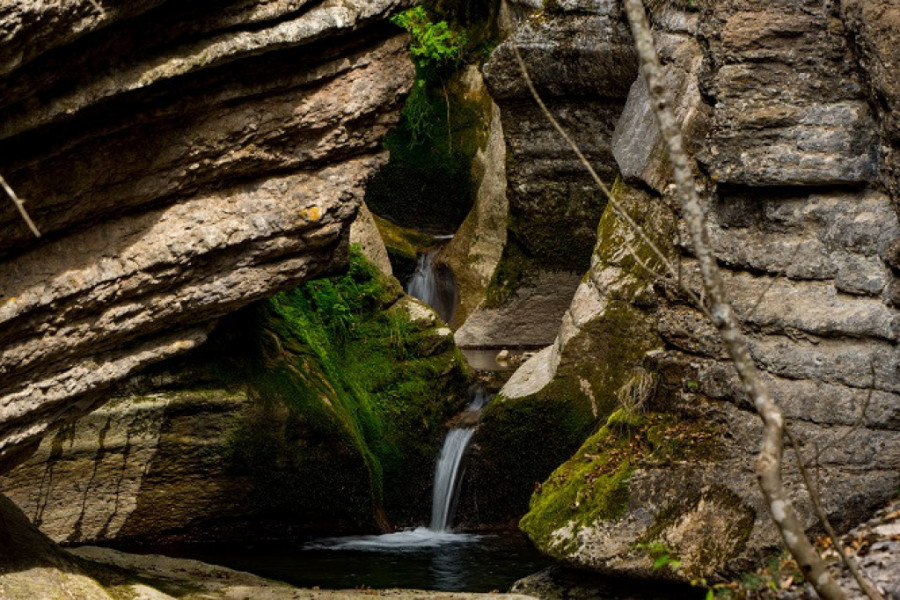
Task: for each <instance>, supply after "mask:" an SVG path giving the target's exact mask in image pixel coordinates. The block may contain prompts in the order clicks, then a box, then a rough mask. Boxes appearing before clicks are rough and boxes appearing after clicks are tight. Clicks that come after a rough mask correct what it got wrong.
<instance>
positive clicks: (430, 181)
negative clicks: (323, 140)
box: [366, 2, 499, 233]
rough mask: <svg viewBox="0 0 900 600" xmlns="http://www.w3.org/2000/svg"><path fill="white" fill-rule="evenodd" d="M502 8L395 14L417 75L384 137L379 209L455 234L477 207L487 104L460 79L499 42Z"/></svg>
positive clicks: (376, 188) (375, 193)
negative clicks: (475, 169)
mask: <svg viewBox="0 0 900 600" xmlns="http://www.w3.org/2000/svg"><path fill="white" fill-rule="evenodd" d="M498 6H499V3H497V2H488V3H466V2H426V3H425V4H422V5H420V6H416V7H414V8H411V9H409V10H408V11H406V12H404V13H400V14H398V15H396V16H395V17H394V19H393V21H394V23H395V24H397V25H398V26H400V27H402V28H403V29H405V30H406V31H408V32H409V33H410V36H411V44H410V56H411V58H412V60H413V62H414V63H415V66H416V80H415V82H414V84H413V88H412V91H411V92H410V95H409V97H408V98H407V100H406V104H405V105H404V108H403V111H402V115H401V120H400V123H399V125H398V126H397V127H396V128H395V129H393V130H392V131H391V132H390V133H388V135H387V136H386V137H385V140H384V145H385V147H386V148H387V149H388V150H390V153H391V160H390V162H389V163H388V164H387V165H385V166H384V167H383V168H382V169H381V170H380V171H379V172H378V174H377V175H376V176H375V177H374V178H373V180H372V182H371V183H370V184H369V186H368V188H367V190H366V202H367V204H368V205H369V207H371V209H372V210H373V212H375V213H376V214H378V215H380V216H382V217H385V218H387V219H389V220H390V221H392V222H394V223H397V224H399V225H402V226H405V227H416V228H419V229H424V230H430V231H434V232H442V233H449V232H452V231H455V230H456V228H457V227H459V225H460V224H461V223H462V221H463V219H465V217H466V215H467V214H468V213H469V210H470V209H471V208H472V202H473V194H474V191H475V190H474V184H473V178H472V173H471V170H472V159H473V157H474V156H475V152H476V150H477V148H478V145H479V144H481V143H483V141H484V139H483V138H484V137H485V136H486V127H487V125H488V124H487V123H484V122H483V121H484V119H483V112H484V110H483V107H482V106H481V102H480V101H479V100H476V99H472V98H468V97H466V95H465V94H464V93H463V92H462V90H461V89H460V86H459V85H458V83H457V81H456V80H457V79H458V77H459V75H460V72H461V71H462V70H463V69H464V67H465V66H466V65H468V64H473V63H480V62H481V61H482V60H484V58H486V56H487V54H488V53H489V52H490V50H491V49H492V48H493V45H494V43H495V41H496V35H497V28H496V13H497V7H498ZM489 100H490V99H488V101H489ZM488 114H489V111H488Z"/></svg>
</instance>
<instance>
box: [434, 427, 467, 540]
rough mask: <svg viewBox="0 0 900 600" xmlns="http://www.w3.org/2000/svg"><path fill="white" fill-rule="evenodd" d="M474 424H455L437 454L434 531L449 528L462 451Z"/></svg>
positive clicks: (443, 530)
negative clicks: (471, 425) (470, 425)
mask: <svg viewBox="0 0 900 600" xmlns="http://www.w3.org/2000/svg"><path fill="white" fill-rule="evenodd" d="M473 433H475V429H474V428H473V427H456V428H454V429H451V430H450V431H449V432H448V433H447V437H446V438H444V446H443V447H442V448H441V454H440V456H439V457H438V462H437V466H436V467H435V469H434V493H433V494H432V497H431V526H430V527H429V529H431V530H432V531H435V532H438V533H443V532H445V531H450V526H451V520H452V519H453V507H454V505H455V504H456V499H457V496H458V495H459V484H460V481H461V480H462V477H461V476H460V475H461V474H460V471H461V466H462V459H463V455H464V454H465V452H466V448H468V446H469V442H470V441H471V440H472V434H473Z"/></svg>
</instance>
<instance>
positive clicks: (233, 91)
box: [0, 0, 413, 469]
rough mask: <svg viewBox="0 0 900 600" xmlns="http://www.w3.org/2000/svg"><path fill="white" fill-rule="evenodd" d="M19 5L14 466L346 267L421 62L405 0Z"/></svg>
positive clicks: (9, 341)
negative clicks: (102, 400) (22, 210)
mask: <svg viewBox="0 0 900 600" xmlns="http://www.w3.org/2000/svg"><path fill="white" fill-rule="evenodd" d="M63 4H64V5H60V3H56V2H47V1H43V0H32V1H26V0H19V1H17V2H13V3H7V4H5V5H4V6H3V7H2V8H0V25H2V27H0V31H3V33H2V44H0V45H2V50H0V99H2V100H0V110H2V112H3V115H4V119H3V124H2V125H0V175H3V176H4V177H5V179H6V180H7V181H8V182H9V184H10V185H11V186H12V187H13V188H14V189H15V191H16V192H17V194H18V195H19V196H20V197H22V198H24V199H25V200H26V207H27V209H28V212H29V213H30V215H31V217H32V218H33V219H34V221H35V223H36V224H37V226H38V228H39V229H40V230H41V233H42V234H43V236H42V237H41V238H40V239H35V238H34V237H33V236H32V235H31V233H30V232H29V230H28V229H27V227H26V226H25V224H24V223H23V222H22V220H21V219H20V217H19V215H18V213H17V212H16V211H15V208H14V206H13V204H12V203H11V202H9V201H8V199H3V201H2V202H0V382H2V383H0V463H7V464H5V465H4V466H3V468H4V469H6V468H9V465H10V464H12V463H14V462H15V461H16V460H18V455H20V454H22V453H23V452H25V451H27V450H28V449H29V448H30V447H32V446H33V445H34V444H35V443H36V442H37V441H38V440H39V439H40V436H41V435H43V434H44V433H45V432H47V431H49V430H50V429H52V428H54V427H56V426H58V425H59V424H61V423H63V422H65V421H66V420H70V419H72V418H74V417H76V416H78V415H79V414H82V413H83V412H85V411H87V410H89V409H90V408H91V405H92V404H94V403H95V401H96V399H97V398H98V397H99V392H100V391H101V390H102V389H103V388H104V387H105V386H108V385H110V384H112V383H114V382H116V381H120V380H122V379H124V378H126V377H128V376H129V375H131V374H133V373H135V372H136V371H138V370H140V369H141V368H143V367H144V366H147V365H149V364H152V363H154V362H157V361H159V360H162V359H165V358H169V357H172V356H175V355H178V354H181V353H183V352H185V351H187V350H189V349H191V348H194V347H196V346H197V345H199V344H200V343H202V342H203V340H204V339H205V335H206V333H207V331H208V330H209V328H210V327H211V326H212V324H213V323H214V322H215V320H216V319H217V318H219V317H221V316H223V315H225V314H227V313H229V312H232V311H234V310H236V309H237V308H239V307H241V306H243V305H245V304H247V303H249V302H252V301H254V300H257V299H259V298H262V297H265V296H268V295H271V294H273V293H274V292H276V291H277V290H279V289H284V288H286V287H290V286H293V285H296V284H298V283H300V282H302V281H304V280H306V279H308V278H310V277H313V276H316V275H318V274H323V273H326V272H328V271H329V270H332V269H335V268H338V267H340V266H341V264H342V263H343V261H344V260H345V254H346V252H345V248H346V241H347V238H348V235H349V225H350V223H351V222H352V221H353V219H354V217H355V215H356V211H357V208H358V206H359V204H360V203H361V201H362V196H363V187H364V185H365V183H366V181H367V179H368V178H369V177H370V176H371V174H372V173H373V172H374V170H375V169H377V168H378V167H379V166H380V164H381V163H382V162H383V160H384V158H385V157H384V156H383V153H382V152H381V149H380V139H381V137H382V136H383V134H384V133H385V132H386V131H387V130H388V129H389V128H390V127H391V126H392V125H393V124H394V123H395V122H396V119H397V111H398V109H399V107H400V106H401V103H402V99H403V97H404V94H405V93H406V91H407V90H408V88H409V85H410V83H411V80H412V77H413V68H412V65H411V64H410V62H409V61H408V59H407V58H406V52H405V39H404V38H403V37H402V36H397V35H395V31H394V30H392V29H389V28H388V26H387V25H386V23H385V19H386V17H387V16H388V15H389V14H390V13H391V12H392V11H393V10H395V9H397V8H399V7H400V5H401V4H402V3H401V2H398V1H396V0H375V1H368V2H363V1H358V2H357V1H353V0H327V1H325V2H322V3H311V2H308V1H304V0H269V1H266V2H250V1H247V0H233V1H228V2H225V3H220V5H217V6H216V7H215V10H213V9H212V8H210V7H208V6H205V5H199V4H197V3H188V4H186V3H181V2H166V1H164V0H155V1H154V0H144V1H141V2H120V1H118V0H116V1H106V2H99V3H98V2H94V1H92V0H78V1H74V2H68V3H63Z"/></svg>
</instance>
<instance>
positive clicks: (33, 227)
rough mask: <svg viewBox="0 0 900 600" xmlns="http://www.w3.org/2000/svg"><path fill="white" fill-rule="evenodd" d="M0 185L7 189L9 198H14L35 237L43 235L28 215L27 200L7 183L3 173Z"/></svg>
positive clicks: (0, 176) (14, 202)
mask: <svg viewBox="0 0 900 600" xmlns="http://www.w3.org/2000/svg"><path fill="white" fill-rule="evenodd" d="M0 187H2V188H3V189H4V190H5V191H6V194H7V195H8V196H9V199H10V200H12V202H13V204H15V205H16V208H17V209H19V214H20V215H22V218H23V219H25V223H26V224H27V225H28V228H29V229H31V233H33V234H34V236H35V237H41V232H40V231H38V228H37V225H35V224H34V221H32V220H31V217H29V216H28V211H26V210H25V201H24V200H21V199H19V197H18V196H16V193H15V192H14V191H13V189H12V188H11V187H9V184H8V183H6V180H5V179H4V178H3V176H2V175H0Z"/></svg>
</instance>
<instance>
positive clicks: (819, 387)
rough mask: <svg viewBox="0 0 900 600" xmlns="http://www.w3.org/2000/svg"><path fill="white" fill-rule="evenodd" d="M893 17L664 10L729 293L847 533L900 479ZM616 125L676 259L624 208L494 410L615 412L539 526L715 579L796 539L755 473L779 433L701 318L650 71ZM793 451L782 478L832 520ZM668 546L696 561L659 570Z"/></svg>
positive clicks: (557, 490)
mask: <svg viewBox="0 0 900 600" xmlns="http://www.w3.org/2000/svg"><path fill="white" fill-rule="evenodd" d="M688 6H689V7H690V6H692V5H690V4H689V5H688ZM536 18H537V17H536ZM893 18H894V13H893V11H891V10H888V9H886V8H885V7H884V6H881V5H880V4H879V3H878V2H861V3H849V4H847V5H846V6H842V7H840V8H838V7H836V6H833V5H829V4H822V3H819V2H812V1H811V2H767V3H759V2H753V1H749V0H735V1H729V2H715V3H709V5H708V6H706V7H704V8H702V10H698V9H694V10H690V9H689V10H679V8H678V7H677V6H673V3H660V4H659V5H657V6H656V8H655V9H654V11H653V20H654V26H655V29H656V39H657V46H658V48H659V51H660V54H661V55H662V57H663V61H664V64H665V65H666V69H667V78H668V81H669V86H670V90H671V93H672V94H673V97H674V105H675V107H676V113H677V114H678V116H679V118H680V120H681V122H682V128H683V131H684V134H685V136H686V138H687V141H688V145H689V146H690V147H691V148H692V149H693V150H694V151H695V153H696V154H697V156H698V161H699V165H698V177H699V180H700V182H701V184H702V186H703V189H704V193H705V195H706V197H707V201H708V203H709V206H710V225H711V227H712V230H713V239H712V241H713V244H714V246H715V250H716V254H717V256H718V258H719V261H720V263H721V264H722V265H723V266H724V267H725V268H726V277H727V284H728V289H729V292H730V293H731V295H732V297H733V301H734V305H735V308H736V311H737V313H738V315H740V317H741V318H742V320H743V322H744V329H745V332H746V334H747V335H748V338H749V341H750V345H751V351H752V353H753V356H754V358H755V359H756V361H757V364H758V365H759V366H760V368H761V369H762V370H763V373H764V376H765V378H766V380H767V381H768V383H769V385H770V386H771V389H772V390H773V393H774V394H775V397H776V399H777V400H778V401H779V402H780V404H781V405H782V406H783V407H784V409H785V413H786V416H787V417H788V419H789V427H790V428H791V430H792V432H793V433H794V435H795V436H796V437H797V439H798V440H799V443H800V445H801V452H802V454H803V455H804V457H805V460H807V461H808V460H813V459H815V461H816V463H817V465H818V467H819V470H817V473H818V475H817V481H818V485H819V489H820V492H821V495H822V497H823V501H824V503H825V506H826V509H827V511H828V513H829V515H830V516H831V517H832V519H833V520H834V521H835V522H836V524H837V525H838V526H839V527H847V526H848V525H850V524H851V523H853V522H854V521H856V520H859V519H862V518H864V517H865V516H866V514H867V511H871V510H873V509H874V508H875V507H877V506H878V505H880V504H882V503H883V502H884V501H885V500H886V499H887V498H888V497H890V495H891V494H893V493H894V490H895V489H896V486H897V484H898V481H900V479H898V478H900V476H898V473H900V454H898V453H897V448H900V444H898V442H900V420H898V417H900V387H898V385H900V384H898V381H900V379H898V373H900V370H898V361H900V356H898V352H897V341H898V339H897V335H898V328H897V323H898V322H900V321H898V316H900V313H898V312H897V310H896V300H895V298H896V296H895V293H894V289H895V288H896V271H895V269H896V266H895V264H896V259H895V256H894V253H895V250H894V248H895V246H896V242H897V240H898V238H900V228H898V220H897V214H896V200H897V198H896V197H895V196H892V194H893V193H895V188H894V183H893V182H894V179H893V178H894V175H893V171H892V169H893V167H892V164H891V161H892V160H893V159H892V155H891V152H892V150H891V148H892V147H893V144H894V142H893V141H892V140H891V138H890V135H889V134H888V133H886V132H889V131H891V127H892V117H891V116H890V111H889V110H887V109H886V108H885V107H886V106H890V105H891V102H895V101H896V98H894V97H893V96H891V95H890V94H889V93H888V92H886V90H890V89H892V87H891V86H892V85H895V84H896V82H894V81H893V78H895V77H896V75H895V74H892V75H886V72H885V70H884V69H883V68H882V67H881V66H877V63H878V62H879V61H880V60H886V61H888V62H891V61H894V60H897V59H898V58H900V57H898V56H897V55H896V52H897V50H896V48H892V50H891V51H890V52H888V51H887V49H886V48H885V46H884V44H883V43H882V41H881V39H880V38H879V37H878V34H877V33H875V32H877V31H879V28H881V30H884V28H885V27H887V25H886V24H887V23H890V22H891V19H893ZM583 33H586V31H584V32H583ZM888 37H889V36H888ZM879 52H880V53H881V54H879ZM891 53H892V54H893V56H890V54H891ZM875 56H879V57H880V58H879V59H875V58H873V57H875ZM860 57H862V61H861V62H860ZM872 98H879V99H880V101H879V102H877V103H873V102H872ZM613 140H614V141H613V153H614V155H615V157H616V160H617V162H618V165H619V167H620V173H621V176H622V177H623V178H624V179H625V182H623V183H621V184H619V185H617V186H616V192H615V193H616V195H617V196H618V197H619V199H620V200H621V201H622V202H623V204H624V205H625V206H626V207H627V208H628V209H629V211H630V212H631V214H633V215H634V216H635V218H636V220H638V222H639V223H641V224H642V225H643V226H644V227H645V228H646V230H647V231H648V232H650V234H651V235H650V237H651V238H652V239H653V241H654V242H655V243H656V245H657V246H658V247H659V248H661V249H662V251H663V253H664V254H665V255H666V256H667V257H668V260H669V261H670V262H671V263H672V264H673V265H675V270H676V272H677V273H676V275H675V276H671V275H669V274H668V273H666V271H665V269H664V268H663V266H662V263H661V261H659V260H658V259H657V257H656V256H655V254H654V253H653V252H652V251H651V249H650V248H649V246H648V245H647V243H646V242H645V241H644V240H641V239H639V238H637V236H636V235H635V234H634V232H633V231H632V230H630V228H628V227H627V226H626V225H625V224H624V223H623V222H622V221H621V220H620V219H617V218H616V217H615V216H614V215H613V214H612V211H611V209H610V208H607V212H606V213H605V214H604V217H603V221H601V225H600V228H599V234H598V243H597V247H596V249H595V251H594V258H593V262H592V266H591V269H590V271H589V277H587V278H586V279H585V281H584V283H582V285H581V288H580V289H579V291H578V292H577V293H576V299H575V301H573V304H572V306H571V308H570V309H569V312H568V314H567V316H566V318H565V319H564V324H563V327H562V329H561V330H560V333H559V335H558V337H557V341H556V344H555V345H554V346H553V347H552V348H550V349H548V350H546V351H545V352H543V353H541V354H539V355H538V356H536V357H535V358H534V359H532V361H530V362H529V363H526V365H524V366H523V367H522V369H520V371H519V372H517V373H516V375H514V377H513V378H512V379H511V380H510V383H509V384H508V385H507V387H506V388H504V390H503V391H502V392H501V397H503V396H505V397H506V400H505V401H504V400H502V399H501V401H500V402H499V403H497V406H503V404H504V402H505V403H507V404H508V403H514V404H515V403H522V402H526V403H527V404H528V405H530V406H538V405H540V402H541V398H542V396H543V395H546V394H548V393H550V392H553V391H554V386H557V387H556V391H555V395H556V396H557V397H558V398H559V399H564V398H569V399H570V402H576V401H578V398H579V397H580V398H581V399H582V400H581V401H582V402H589V401H593V402H595V405H597V406H600V407H602V408H601V410H600V413H599V416H601V417H604V418H605V416H606V415H607V414H609V411H610V410H612V409H614V408H618V409H619V410H618V412H616V413H615V414H614V415H613V416H612V417H611V418H610V419H609V420H608V422H607V424H606V426H605V427H603V428H601V429H600V430H599V431H598V432H597V433H595V434H594V435H592V436H591V437H590V438H589V439H588V440H587V441H586V442H585V443H584V445H583V446H582V448H581V449H580V450H579V451H578V452H577V453H576V454H575V456H574V457H572V458H571V459H570V461H568V462H567V463H566V464H565V465H563V466H562V467H561V468H560V469H559V470H557V471H556V472H555V473H554V474H553V475H551V476H550V478H549V479H548V480H546V481H545V482H544V483H543V485H542V486H540V487H539V490H538V491H537V492H536V494H535V496H534V497H533V498H532V504H531V512H530V513H529V514H528V515H527V516H526V517H525V519H524V520H523V521H522V527H523V529H524V530H525V531H526V533H528V534H529V535H530V536H531V537H532V539H534V540H535V542H536V543H537V544H538V545H539V546H540V547H541V548H543V549H544V550H545V551H546V552H548V553H549V554H551V555H553V556H556V557H558V558H560V559H563V560H565V561H567V562H570V563H573V564H576V565H578V566H582V567H589V568H593V569H598V570H601V571H615V572H619V573H623V572H624V573H631V574H636V575H641V576H650V577H675V578H683V579H691V578H696V577H707V578H710V577H713V578H714V577H716V576H721V575H722V574H723V573H728V572H733V571H736V570H740V569H742V568H745V567H746V566H748V565H749V564H750V563H751V559H753V558H755V557H757V556H758V555H759V554H760V553H762V552H765V551H767V550H770V549H772V548H774V547H776V546H777V545H778V543H779V541H780V540H779V536H778V534H777V532H776V530H775V528H774V526H773V525H772V524H771V521H770V517H769V515H768V510H767V508H766V506H765V505H764V503H763V501H762V497H761V494H760V493H759V491H758V488H757V484H756V478H755V475H754V471H753V462H754V458H755V454H756V452H757V450H758V444H759V439H760V432H761V426H760V424H759V421H758V418H757V417H756V416H755V414H754V412H753V410H752V406H751V405H750V404H749V403H748V402H747V400H746V398H745V397H744V395H743V393H742V391H741V388H740V385H739V383H738V381H737V378H736V375H735V373H734V370H733V367H732V366H731V365H730V364H729V362H728V360H727V356H726V355H725V353H724V351H723V348H722V347H721V345H720V343H719V342H718V339H717V336H716V334H715V331H714V330H713V328H712V327H711V325H709V324H708V322H707V321H706V319H705V317H704V315H703V314H702V310H701V307H700V305H699V302H702V300H700V298H702V289H701V286H700V282H699V276H698V274H697V272H696V264H695V262H694V261H693V259H692V258H691V256H690V248H689V247H688V244H687V243H686V242H685V241H683V240H685V239H686V235H685V234H684V233H683V232H682V231H681V229H682V226H681V225H680V224H679V223H678V220H677V215H678V211H677V209H676V208H675V206H676V203H675V202H674V199H673V198H671V197H669V196H668V194H669V190H668V188H667V187H666V175H667V171H668V167H667V166H666V164H665V156H664V153H663V151H662V146H661V140H660V138H659V134H658V132H657V130H656V126H655V124H654V122H653V117H652V114H651V113H650V110H649V103H648V100H647V97H646V90H645V89H644V88H643V83H642V82H641V81H640V80H637V81H635V83H634V84H633V86H632V88H631V92H630V93H629V97H628V102H627V104H626V106H625V108H624V110H623V112H622V116H621V118H620V120H619V122H618V124H617V126H616V131H615V133H614V135H613ZM667 223H668V225H667ZM660 233H662V236H661V239H660V237H657V236H658V235H659V234H660ZM653 273H661V274H662V278H660V277H659V276H657V275H654V274H653ZM691 294H693V298H692V296H691ZM635 328H638V329H641V331H642V332H636V330H635ZM637 339H640V340H641V343H642V344H645V346H644V347H643V348H635V340H637ZM632 350H635V351H634V352H632ZM610 362H612V363H613V364H612V365H610V364H609V363H610ZM573 368H580V369H582V372H583V373H584V375H583V379H584V384H583V386H581V390H582V391H581V392H580V393H579V389H578V388H573V386H567V388H566V389H565V390H562V389H560V388H559V387H558V386H561V384H563V383H564V382H565V381H566V379H567V378H570V377H571V374H572V370H573ZM591 370H593V372H591ZM523 414H525V413H523ZM789 462H790V464H789V465H788V466H787V468H786V472H785V478H786V480H787V481H788V484H789V485H790V486H791V488H792V489H793V490H794V498H795V500H796V502H797V505H798V507H799V508H800V511H801V513H802V515H803V518H804V520H805V523H806V524H807V526H809V527H810V528H815V525H816V523H815V519H814V518H813V517H812V514H811V509H810V506H809V502H808V500H807V497H806V495H805V492H804V491H803V486H802V485H801V481H800V475H799V474H798V472H797V469H796V461H795V457H793V456H791V460H790V461H789ZM660 548H663V549H665V551H666V552H671V554H672V556H676V557H678V558H679V560H680V561H681V565H682V566H681V568H680V569H679V570H678V571H673V570H669V569H663V570H654V569H653V568H652V563H653V561H654V558H656V556H654V552H657V553H658V552H659V551H660V550H659V549H660Z"/></svg>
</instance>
